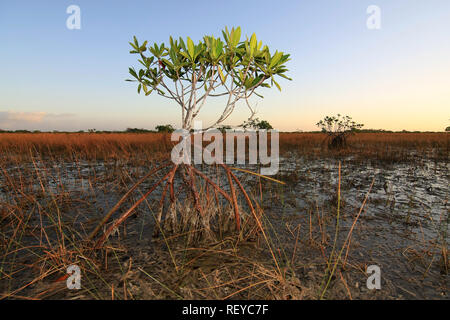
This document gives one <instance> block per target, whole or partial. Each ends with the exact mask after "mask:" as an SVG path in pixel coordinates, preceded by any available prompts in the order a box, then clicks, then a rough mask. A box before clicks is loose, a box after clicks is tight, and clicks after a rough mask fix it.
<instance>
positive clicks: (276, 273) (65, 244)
mask: <svg viewBox="0 0 450 320" xmlns="http://www.w3.org/2000/svg"><path fill="white" fill-rule="evenodd" d="M322 138H323V137H322V136H321V135H320V134H282V135H281V143H280V145H281V151H282V154H288V153H291V152H297V153H299V154H301V155H303V156H306V157H312V158H314V157H318V156H323V157H329V158H330V159H331V158H333V159H334V158H336V157H337V158H339V157H343V156H348V155H351V156H354V157H356V158H359V157H361V158H363V157H369V158H371V159H373V160H374V161H388V162H391V161H394V162H395V161H420V159H419V158H417V157H415V156H414V155H416V154H425V153H426V154H428V155H429V156H430V157H431V158H432V159H446V157H447V158H448V135H445V134H406V133H405V134H356V135H355V136H352V137H351V138H349V141H348V142H349V145H350V146H351V148H349V149H346V150H343V151H340V152H339V153H336V152H328V151H326V150H324V149H323V148H322V147H321V146H322ZM169 140H170V139H169V136H167V135H163V134H136V135H134V134H0V148H1V150H2V154H3V156H2V158H1V159H0V172H1V198H0V203H1V205H0V299H48V298H64V299H317V298H327V299H333V298H348V299H353V298H355V297H356V296H357V295H358V290H356V289H355V277H356V279H358V275H359V277H360V276H361V274H364V273H365V266H364V265H363V264H361V262H360V261H358V260H357V259H354V257H353V256H352V254H351V250H352V248H353V247H354V242H352V238H353V236H354V234H355V231H356V230H357V229H358V225H359V222H360V220H361V217H362V215H363V213H364V207H365V205H366V204H367V200H368V195H369V193H370V190H371V188H372V185H373V182H372V185H367V186H366V187H367V190H368V192H367V194H366V197H365V198H364V199H363V202H362V203H361V208H360V209H359V211H358V212H355V214H354V215H351V216H350V220H349V222H348V223H347V224H345V226H346V227H345V226H344V227H343V228H341V227H340V221H343V219H347V218H348V217H347V216H348V212H341V211H342V204H343V199H342V197H341V190H340V186H341V170H340V169H339V171H338V172H335V173H334V174H335V175H337V176H338V177H339V180H338V181H339V183H338V185H337V186H333V187H338V188H339V189H337V191H336V200H337V202H336V206H331V207H319V206H318V204H317V203H316V204H314V205H311V207H310V209H309V211H308V213H307V214H306V215H305V216H304V219H303V220H298V219H293V220H292V222H291V221H290V220H289V218H287V213H286V212H285V211H284V210H285V209H284V208H286V207H287V206H288V205H289V202H290V200H291V199H289V193H288V192H287V190H288V189H289V188H291V187H292V186H293V185H295V181H296V180H297V179H298V178H299V177H294V176H292V177H291V178H288V179H285V178H287V176H283V175H279V176H277V177H276V179H278V180H281V181H283V182H286V185H281V184H279V183H277V182H276V181H269V180H265V179H261V178H260V177H258V176H254V175H251V174H247V173H245V172H243V173H242V175H241V176H240V177H239V179H240V180H241V183H242V185H243V187H245V188H246V190H247V194H248V197H249V198H250V199H251V201H252V203H253V204H254V206H255V207H254V210H255V212H256V214H257V217H258V219H259V220H256V221H257V223H258V224H259V225H258V227H259V228H260V229H261V230H262V232H259V233H258V234H257V235H256V234H255V236H254V237H245V236H244V234H239V232H238V231H237V230H236V228H233V226H234V224H233V217H234V216H235V212H234V210H233V207H232V206H230V205H229V204H227V202H226V201H225V202H223V201H216V200H215V197H214V196H213V193H211V192H212V190H214V188H211V187H210V188H209V189H208V188H207V187H206V186H207V185H208V184H207V183H203V184H199V185H198V188H197V191H198V193H199V199H200V201H201V206H202V207H203V208H204V210H205V212H208V214H210V215H216V216H217V217H221V219H219V220H217V226H218V229H216V230H215V231H214V233H213V234H214V236H209V237H206V238H204V239H203V240H202V241H200V242H198V241H197V242H195V241H192V239H193V237H194V235H195V234H201V233H203V234H210V232H211V230H206V229H205V228H204V227H203V226H201V227H199V225H198V224H193V225H191V226H190V227H183V228H178V229H176V230H172V231H174V232H167V228H165V227H164V224H163V222H164V221H161V219H159V218H158V216H159V214H160V211H159V209H158V208H159V204H160V203H159V198H157V199H155V198H147V197H144V198H143V196H144V195H145V193H146V192H148V188H149V186H150V184H149V183H141V184H139V183H138V182H139V181H143V180H145V178H151V179H152V181H157V180H158V179H161V178H163V177H164V174H163V173H158V174H154V175H153V174H149V172H152V168H156V167H158V166H160V165H161V163H162V159H163V158H164V157H166V156H167V153H168V152H169V150H170V149H171V143H170V142H169ZM399 150H400V152H399ZM201 172H205V171H201ZM215 173H216V172H215V169H213V170H210V172H209V174H210V175H209V177H210V179H211V180H212V181H214V182H215V183H217V185H220V186H225V185H226V179H227V177H225V176H222V177H217V176H215V175H214V174H215ZM146 175H148V176H146ZM289 179H292V181H289ZM228 191H229V190H228ZM161 192H164V191H163V190H161ZM158 195H161V193H159V194H158ZM176 198H177V199H176V202H175V206H176V210H178V211H179V212H182V211H183V210H191V208H192V207H193V205H194V204H193V203H190V202H189V201H188V200H187V199H185V198H183V197H181V196H177V197H176ZM140 199H143V200H142V201H141V202H140V203H139V204H138V205H136V203H137V202H138V201H139V200H140ZM166 200H167V199H166ZM167 201H168V200H167ZM167 201H166V202H165V204H166V205H167V204H168V203H169V202H167ZM235 201H236V203H237V205H238V207H239V208H241V212H242V214H243V216H242V219H241V221H242V229H245V228H246V226H247V225H248V227H249V228H250V229H251V228H255V225H254V224H250V223H249V222H250V220H249V219H247V217H250V216H251V215H250V214H249V207H248V202H247V201H246V199H245V198H244V197H243V196H242V195H240V196H237V197H236V199H235ZM135 205H136V206H135ZM132 206H135V208H134V209H135V212H134V213H133V215H132V217H130V218H129V219H128V220H127V221H125V222H124V223H123V224H121V225H118V226H117V227H116V228H115V231H116V232H115V233H113V234H111V235H110V237H108V238H105V241H104V242H103V243H102V244H101V246H99V247H98V248H94V246H93V243H92V240H93V239H94V238H95V237H94V236H92V235H93V234H95V233H96V232H99V233H100V234H101V233H104V232H105V231H106V229H107V228H109V227H111V226H113V225H114V224H113V223H114V221H115V219H117V218H119V217H120V214H123V213H124V212H126V210H127V209H129V208H130V207H132ZM273 208H278V209H277V210H275V211H277V212H278V213H275V211H274V212H272V211H273V210H272V209H273ZM279 208H281V209H279ZM181 215H182V214H181ZM105 217H107V219H105ZM110 218H111V219H110ZM102 221H104V222H105V223H104V224H105V228H103V226H102V227H101V228H100V229H98V230H97V231H96V232H94V231H95V230H96V227H97V226H99V225H102V224H101V222H102ZM107 223H108V224H107ZM291 223H294V224H293V225H292V224H291ZM185 226H187V224H185ZM226 226H228V227H226ZM435 227H436V229H439V230H440V233H439V238H437V239H436V241H435V242H433V243H428V242H426V241H425V239H424V240H423V242H422V244H421V246H420V247H416V248H413V247H410V248H408V249H407V250H405V251H404V252H403V255H404V256H405V257H406V258H407V259H408V261H411V262H414V261H421V263H423V264H424V266H425V267H424V268H425V271H424V273H423V276H424V277H426V275H427V274H428V273H429V271H430V270H431V268H433V266H434V265H435V264H437V263H439V264H440V265H441V269H442V272H445V273H448V266H449V262H448V252H447V237H448V236H447V230H448V212H443V213H442V215H441V218H440V219H439V221H436V226H435ZM137 230H138V231H137ZM111 231H113V230H111ZM153 231H157V233H159V237H157V238H152V235H153ZM96 239H98V238H96ZM194 244H195V245H194ZM72 264H77V265H78V266H80V268H81V270H82V283H83V288H82V290H79V291H69V290H67V288H66V285H65V282H66V279H67V274H66V269H67V267H68V266H69V265H72ZM355 290H356V291H355ZM375 297H376V296H375Z"/></svg>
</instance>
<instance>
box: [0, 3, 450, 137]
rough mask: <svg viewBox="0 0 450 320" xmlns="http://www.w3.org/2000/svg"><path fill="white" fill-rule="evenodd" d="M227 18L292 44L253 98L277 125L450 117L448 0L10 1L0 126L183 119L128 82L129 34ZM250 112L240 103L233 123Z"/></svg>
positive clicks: (415, 126)
mask: <svg viewBox="0 0 450 320" xmlns="http://www.w3.org/2000/svg"><path fill="white" fill-rule="evenodd" d="M70 5H77V6H79V8H80V10H81V15H80V18H81V20H80V21H81V28H80V29H73V30H70V29H68V28H67V26H66V20H67V19H68V18H69V16H70V14H68V13H67V12H66V10H67V8H68V7H69V6H70ZM370 5H376V6H378V8H379V9H380V27H381V28H379V29H369V28H368V27H367V20H368V19H369V18H370V16H371V13H367V8H368V7H369V6H370ZM225 26H228V27H229V28H231V27H233V26H241V29H242V33H243V36H245V35H248V36H250V35H251V34H252V33H256V35H257V37H258V39H260V40H262V41H263V43H264V44H267V45H268V46H269V48H271V52H274V51H275V50H279V51H283V52H286V53H289V54H291V61H289V62H288V63H287V67H288V69H289V72H288V73H287V74H288V76H290V77H291V78H292V81H288V80H284V79H281V78H280V81H279V83H280V85H281V87H282V91H281V92H279V91H278V90H277V89H276V88H275V87H274V88H272V89H265V88H264V89H263V90H262V91H260V93H261V94H263V95H264V99H256V100H253V101H252V103H254V105H256V109H257V110H258V113H257V117H258V118H260V119H264V120H268V121H269V122H270V123H271V124H272V125H273V126H274V127H275V128H276V129H278V130H281V131H295V130H303V131H309V130H317V127H316V126H315V123H317V122H318V121H319V120H320V119H322V118H323V117H324V116H326V115H334V114H337V113H340V114H345V115H349V116H351V117H352V118H353V119H354V120H355V121H357V122H359V123H363V124H364V125H365V126H364V127H365V128H374V129H386V130H420V131H443V130H444V129H445V127H447V126H449V125H450V112H449V111H450V89H449V88H450V58H449V57H450V1H448V0H428V1H423V0H395V1H393V0H370V1H365V0H339V1H334V0H329V1H325V0H309V1H300V0H296V1H294V0H290V1H285V0H277V1H273V0H271V1H266V0H258V1H253V0H247V1H235V0H227V1H216V0H208V1H203V0H202V1H200V0H192V1H178V0H172V1H153V0H146V1H132V0H130V1H111V0H108V1H106V0H105V1H103V0H95V1H92V0H89V1H88V0H71V1H65V0H54V1H46V0H41V1H20V0H15V1H12V0H2V1H1V2H0V129H7V130H17V129H27V130H61V131H62V130H64V131H77V130H87V129H92V128H95V129H97V130H124V129H126V128H128V127H133V128H134V127H137V128H147V129H154V127H155V126H156V125H158V124H172V125H173V126H175V127H180V125H181V112H180V109H179V106H178V105H176V104H173V103H172V101H171V100H168V99H165V98H163V97H159V96H154V95H150V96H147V97H146V96H144V95H142V94H141V95H138V94H137V91H136V85H135V83H131V82H126V81H125V79H127V78H129V75H128V68H129V67H130V66H138V63H137V56H136V55H131V54H130V53H129V50H130V46H129V44H128V42H129V41H131V39H132V37H133V35H136V36H137V38H138V39H139V40H140V41H143V40H148V41H149V42H150V43H154V42H157V43H161V42H165V43H166V44H168V42H169V41H168V39H169V36H173V37H174V38H178V37H180V36H181V37H183V38H186V37H187V36H190V37H191V38H192V39H193V40H194V41H196V42H197V41H198V40H200V39H202V37H203V36H204V35H211V34H213V35H216V36H221V30H222V29H224V27H225ZM221 109H223V105H221V104H220V101H216V102H214V101H212V100H209V103H207V105H205V106H204V108H203V109H202V112H201V113H200V114H199V119H200V120H202V121H203V122H204V123H205V124H207V123H208V122H212V121H213V120H214V119H215V118H217V116H218V114H220V112H221ZM248 116H249V114H248V109H247V107H246V105H245V104H242V105H238V106H237V108H236V111H235V113H234V114H233V115H232V116H231V117H230V118H229V119H227V123H226V124H230V125H239V124H241V123H242V122H243V121H244V120H246V119H247V118H248Z"/></svg>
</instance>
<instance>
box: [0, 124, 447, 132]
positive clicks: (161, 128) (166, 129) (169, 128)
mask: <svg viewBox="0 0 450 320" xmlns="http://www.w3.org/2000/svg"><path fill="white" fill-rule="evenodd" d="M174 130H175V129H174V128H173V127H172V126H170V125H161V126H157V130H149V129H144V128H127V129H126V130H122V131H119V130H96V129H88V130H79V131H59V130H53V131H40V130H23V129H21V130H2V129H0V133H160V132H169V133H170V132H173V131H174ZM353 131H354V132H361V133H433V132H442V131H408V130H401V131H392V130H384V129H356V130H353ZM447 131H449V130H447ZM281 132H283V133H322V131H318V130H315V131H302V130H297V131H281Z"/></svg>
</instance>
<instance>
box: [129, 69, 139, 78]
mask: <svg viewBox="0 0 450 320" xmlns="http://www.w3.org/2000/svg"><path fill="white" fill-rule="evenodd" d="M128 71H129V72H130V74H131V75H132V76H133V77H135V78H136V79H139V77H138V76H137V74H136V71H135V70H134V69H133V68H128Z"/></svg>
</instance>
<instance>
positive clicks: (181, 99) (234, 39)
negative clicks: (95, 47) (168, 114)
mask: <svg viewBox="0 0 450 320" xmlns="http://www.w3.org/2000/svg"><path fill="white" fill-rule="evenodd" d="M222 36H223V38H220V37H219V38H216V37H214V36H204V37H203V39H202V40H201V41H199V42H198V43H197V44H195V43H194V41H193V40H192V39H191V38H189V37H187V39H186V41H185V40H183V39H182V38H181V37H180V38H179V39H178V40H174V39H173V38H172V37H170V39H169V46H166V45H165V44H164V43H161V44H157V43H154V44H153V45H152V46H148V41H144V42H143V43H139V41H138V40H137V38H136V37H134V38H133V42H130V45H131V47H132V50H131V51H130V53H132V54H138V55H139V56H140V59H138V61H139V63H140V67H139V69H135V68H129V72H130V74H131V76H132V77H133V79H127V80H128V81H134V82H137V83H138V85H137V91H138V93H141V92H143V93H144V94H145V95H150V94H152V93H156V94H159V95H161V96H164V97H166V98H168V99H172V100H173V101H175V102H176V103H177V104H178V105H179V106H180V107H181V113H182V128H183V129H187V130H189V129H191V128H192V126H193V120H194V119H195V118H196V117H197V115H198V114H199V112H200V110H201V109H202V108H203V106H204V105H205V102H206V100H207V98H208V97H221V96H224V97H227V99H226V101H227V102H226V104H225V107H224V109H223V111H222V112H221V113H220V115H219V117H218V118H217V120H216V121H215V122H214V123H213V124H211V125H210V126H209V127H216V126H217V125H219V124H221V123H223V121H225V120H226V119H227V118H228V117H229V116H230V115H231V113H232V112H233V111H234V109H235V106H236V103H237V102H238V101H240V100H243V101H245V103H246V105H247V106H248V108H249V110H250V112H251V116H250V118H251V117H253V115H254V114H255V112H256V111H255V109H254V107H252V105H251V104H250V102H249V100H248V99H249V98H250V97H251V96H252V95H253V94H254V95H256V96H259V97H263V96H262V95H261V94H260V93H258V92H256V90H257V89H258V88H262V87H267V88H270V87H272V86H273V85H275V86H276V87H277V88H278V89H279V90H281V86H280V84H279V83H278V82H277V79H276V77H283V78H285V79H288V80H291V79H290V78H289V77H288V76H286V75H285V73H286V72H287V71H288V69H287V68H286V66H285V63H286V62H287V61H289V54H285V53H283V52H279V51H275V52H274V53H271V52H270V50H269V48H268V46H267V45H264V46H263V43H262V41H259V42H258V40H257V38H256V35H255V34H253V35H252V36H251V37H250V38H248V37H247V38H246V39H245V40H242V41H241V28H240V27H237V28H232V29H231V31H229V30H228V28H225V30H223V31H222Z"/></svg>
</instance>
